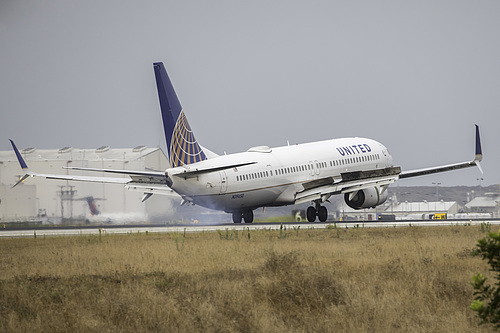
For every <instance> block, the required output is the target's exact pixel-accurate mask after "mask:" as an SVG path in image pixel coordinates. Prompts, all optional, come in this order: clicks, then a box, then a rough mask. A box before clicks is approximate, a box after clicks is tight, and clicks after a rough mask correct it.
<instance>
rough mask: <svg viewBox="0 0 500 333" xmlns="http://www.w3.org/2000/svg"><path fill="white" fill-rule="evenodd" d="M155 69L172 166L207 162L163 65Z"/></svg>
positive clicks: (160, 63) (160, 64)
mask: <svg viewBox="0 0 500 333" xmlns="http://www.w3.org/2000/svg"><path fill="white" fill-rule="evenodd" d="M153 67H154V71H155V76H156V87H157V89H158V98H159V99H160V108H161V115H162V118H163V129H164V131H165V137H166V139H167V150H168V155H169V158H170V166H171V167H177V166H181V165H185V164H191V163H196V162H200V161H203V160H206V159H207V157H206V156H205V153H204V152H203V150H202V149H201V147H200V146H199V145H198V142H196V139H195V137H194V134H193V131H191V127H190V126H189V123H188V121H187V118H186V116H185V115H184V111H182V106H181V103H180V102H179V99H178V98H177V95H176V94H175V90H174V87H173V86H172V83H171V82H170V79H169V77H168V74H167V71H166V70H165V67H164V66H163V63H162V62H156V63H154V64H153Z"/></svg>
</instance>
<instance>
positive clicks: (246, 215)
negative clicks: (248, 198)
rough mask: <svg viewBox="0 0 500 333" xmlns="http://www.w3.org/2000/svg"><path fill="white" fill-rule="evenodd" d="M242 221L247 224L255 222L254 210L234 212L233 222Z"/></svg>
mask: <svg viewBox="0 0 500 333" xmlns="http://www.w3.org/2000/svg"><path fill="white" fill-rule="evenodd" d="M241 219H243V220H244V221H245V223H252V222H253V210H244V211H234V212H233V222H234V223H241Z"/></svg>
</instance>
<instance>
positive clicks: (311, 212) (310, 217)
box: [306, 206, 316, 222]
mask: <svg viewBox="0 0 500 333" xmlns="http://www.w3.org/2000/svg"><path fill="white" fill-rule="evenodd" d="M306 215H307V221H309V222H314V221H316V209H314V207H313V206H309V207H307V212H306Z"/></svg>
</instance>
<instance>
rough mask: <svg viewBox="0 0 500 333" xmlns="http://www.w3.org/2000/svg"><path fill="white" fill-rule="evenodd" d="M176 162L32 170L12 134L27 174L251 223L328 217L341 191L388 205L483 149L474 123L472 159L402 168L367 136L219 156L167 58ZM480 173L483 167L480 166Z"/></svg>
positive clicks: (169, 134)
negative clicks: (405, 184)
mask: <svg viewBox="0 0 500 333" xmlns="http://www.w3.org/2000/svg"><path fill="white" fill-rule="evenodd" d="M153 68H154V72H155V77H156V84H157V90H158V97H159V103H160V109H161V114H162V119H163V127H164V130H165V136H166V141H167V150H168V155H169V160H170V165H171V167H170V168H169V169H167V170H165V171H164V172H161V171H131V170H110V169H96V168H80V167H70V168H67V169H71V170H86V171H98V172H108V173H115V174H120V175H124V176H126V177H121V178H119V177H116V178H115V177H91V176H76V175H75V176H72V175H52V174H50V175H47V174H39V173H35V172H32V171H31V170H29V169H28V166H27V165H26V162H25V161H24V160H23V157H22V155H21V154H20V152H19V150H18V149H17V147H16V145H15V144H14V142H13V141H12V140H11V143H12V147H13V149H14V151H15V153H16V156H17V158H18V160H19V163H20V165H21V167H22V168H23V170H25V175H24V176H23V177H21V178H20V179H19V181H18V182H17V183H16V184H15V185H14V187H15V186H17V185H18V184H20V183H21V182H23V181H25V180H26V179H27V178H28V177H32V176H40V177H45V178H48V179H62V180H75V181H91V182H105V183H118V184H123V185H125V186H126V187H127V188H128V189H130V190H138V191H142V192H143V193H144V197H143V201H145V200H147V199H148V198H149V197H150V196H151V195H153V194H169V195H170V194H172V191H173V192H175V193H177V194H178V195H180V196H181V197H182V203H192V204H197V205H200V206H203V207H207V208H211V209H216V210H221V211H225V212H227V213H230V214H232V219H233V222H235V223H240V222H241V221H242V219H243V220H244V221H245V222H247V223H250V222H253V217H254V215H253V210H254V209H256V208H259V207H269V206H283V205H292V204H299V203H305V202H311V203H312V205H311V206H309V207H308V208H307V210H306V217H307V220H308V221H309V222H314V221H315V220H316V219H318V220H319V221H322V222H324V221H326V220H327V218H328V211H327V208H326V207H325V206H324V203H326V202H328V199H329V198H330V197H331V196H332V195H336V194H343V195H344V200H345V202H346V203H347V205H349V206H350V207H352V208H354V209H363V208H372V207H376V206H378V205H380V204H382V203H384V202H385V201H386V199H387V197H388V193H387V188H388V186H389V185H390V184H392V183H393V182H395V181H396V180H397V179H400V178H408V177H416V176H421V175H427V174H433V173H438V172H445V171H451V170H456V169H462V168H467V167H472V166H478V167H479V169H480V170H481V168H480V165H479V162H480V161H481V160H482V149H481V141H480V135H479V127H478V126H477V125H476V146H475V150H476V151H475V153H476V155H475V158H474V160H472V161H469V162H462V163H454V164H450V165H444V166H438V167H432V168H426V169H419V170H411V171H401V168H400V167H395V166H394V165H393V159H392V156H391V155H390V154H389V151H388V149H387V148H386V147H385V146H384V145H382V144H381V143H379V142H377V141H374V140H371V139H367V138H357V137H356V138H342V139H331V140H325V141H317V142H310V143H304V144H297V145H288V146H284V147H276V148H270V147H268V146H257V147H253V148H250V149H248V150H247V151H246V152H241V153H236V154H230V155H221V156H219V155H217V154H215V153H213V152H211V151H210V150H208V149H206V148H203V147H202V146H200V145H199V144H198V142H197V141H196V139H195V136H194V134H193V131H192V130H191V127H190V126H189V123H188V121H187V118H186V115H185V114H184V111H183V110H182V107H181V104H180V102H179V100H178V98H177V95H176V93H175V91H174V88H173V86H172V83H171V81H170V78H169V76H168V74H167V72H166V70H165V67H164V65H163V63H161V62H159V63H154V64H153ZM481 172H482V170H481Z"/></svg>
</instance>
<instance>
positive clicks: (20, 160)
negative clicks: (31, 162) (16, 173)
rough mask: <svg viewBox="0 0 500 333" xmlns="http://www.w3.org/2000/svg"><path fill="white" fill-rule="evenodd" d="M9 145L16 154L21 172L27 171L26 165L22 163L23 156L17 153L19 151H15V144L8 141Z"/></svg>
mask: <svg viewBox="0 0 500 333" xmlns="http://www.w3.org/2000/svg"><path fill="white" fill-rule="evenodd" d="M9 141H10V143H11V145H12V148H13V149H14V152H15V153H16V157H17V160H18V161H19V164H20V165H21V168H22V169H23V170H26V169H28V165H27V164H26V162H25V161H24V158H23V156H22V155H21V153H20V152H19V149H17V147H16V144H15V143H14V141H12V140H10V139H9Z"/></svg>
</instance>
